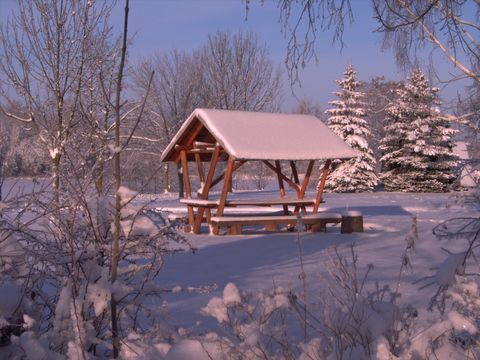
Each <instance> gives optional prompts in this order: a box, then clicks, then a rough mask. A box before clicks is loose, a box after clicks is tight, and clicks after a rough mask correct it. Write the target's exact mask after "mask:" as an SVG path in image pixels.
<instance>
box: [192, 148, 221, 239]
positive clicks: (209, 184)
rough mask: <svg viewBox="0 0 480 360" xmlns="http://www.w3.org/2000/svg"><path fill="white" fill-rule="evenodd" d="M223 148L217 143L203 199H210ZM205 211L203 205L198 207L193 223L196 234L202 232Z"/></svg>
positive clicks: (204, 186)
mask: <svg viewBox="0 0 480 360" xmlns="http://www.w3.org/2000/svg"><path fill="white" fill-rule="evenodd" d="M221 150H222V149H221V147H220V145H217V146H216V147H215V151H214V152H213V155H212V159H211V160H210V168H209V169H208V173H207V179H206V180H205V184H204V185H203V189H202V193H201V194H200V199H201V200H207V199H208V193H209V191H210V188H211V187H212V179H213V176H214V175H215V169H216V168H217V163H218V158H219V156H220V152H221ZM204 211H205V208H203V207H199V208H198V211H197V216H196V217H195V223H194V224H193V232H194V233H195V234H198V233H200V227H201V226H202V220H203V213H204ZM209 217H210V211H207V220H208V219H209Z"/></svg>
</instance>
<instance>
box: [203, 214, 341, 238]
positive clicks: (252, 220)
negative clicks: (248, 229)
mask: <svg viewBox="0 0 480 360" xmlns="http://www.w3.org/2000/svg"><path fill="white" fill-rule="evenodd" d="M210 220H211V223H212V226H214V227H217V228H220V227H227V234H228V235H239V234H241V233H242V226H244V225H265V227H266V229H267V230H274V229H275V228H276V226H277V225H296V224H297V221H298V219H297V216H295V215H279V216H251V215H245V216H220V217H216V216H214V217H212V218H211V219H210ZM340 222H342V215H340V214H337V213H318V214H311V215H304V216H302V224H304V225H309V227H310V230H311V231H320V230H322V229H326V225H327V224H329V223H333V224H338V223H340ZM214 233H215V231H214Z"/></svg>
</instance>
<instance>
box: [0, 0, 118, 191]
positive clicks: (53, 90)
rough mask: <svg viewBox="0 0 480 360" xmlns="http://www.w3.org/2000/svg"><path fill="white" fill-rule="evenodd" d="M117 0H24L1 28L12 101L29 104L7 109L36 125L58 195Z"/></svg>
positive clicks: (1, 64) (2, 66) (1, 57)
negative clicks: (82, 99)
mask: <svg viewBox="0 0 480 360" xmlns="http://www.w3.org/2000/svg"><path fill="white" fill-rule="evenodd" d="M113 4H114V3H112V2H100V3H93V2H91V1H87V2H85V1H78V0H75V1H61V0H31V1H24V0H21V1H20V2H19V5H18V11H17V12H16V13H12V14H11V15H10V17H9V18H8V20H7V21H6V22H5V23H4V24H3V25H2V26H1V28H0V44H1V46H0V49H1V50H0V71H1V72H2V73H3V77H2V82H3V86H4V87H5V88H6V89H7V90H6V91H5V92H4V93H5V96H6V101H7V103H9V102H12V97H13V98H14V99H20V100H21V101H22V104H21V106H22V108H24V109H25V112H24V113H23V114H21V113H20V114H18V113H16V114H15V113H9V112H7V114H8V115H9V116H10V117H11V118H13V119H15V120H20V121H23V122H28V123H29V124H30V125H31V126H32V127H34V128H35V129H36V131H37V133H38V136H39V137H40V139H41V140H42V142H43V144H44V146H45V147H46V149H47V151H48V153H49V154H50V158H51V171H52V186H53V190H54V192H55V193H56V194H57V196H58V191H59V189H60V174H61V169H60V168H61V162H62V157H63V156H64V154H65V151H66V148H67V146H68V144H67V143H68V142H69V141H70V139H71V135H72V132H73V131H74V128H75V127H76V125H77V122H78V116H77V115H78V114H77V111H78V104H79V99H80V97H81V96H82V91H83V90H84V86H85V85H86V83H87V79H88V78H89V77H92V76H94V74H95V72H96V69H97V65H98V64H101V63H102V61H103V59H102V53H103V50H104V49H105V46H106V40H107V39H108V36H109V31H110V26H109V25H108V21H107V19H108V16H109V14H110V11H111V9H112V6H113ZM8 90H10V91H8ZM9 94H12V97H9V96H8V95H9Z"/></svg>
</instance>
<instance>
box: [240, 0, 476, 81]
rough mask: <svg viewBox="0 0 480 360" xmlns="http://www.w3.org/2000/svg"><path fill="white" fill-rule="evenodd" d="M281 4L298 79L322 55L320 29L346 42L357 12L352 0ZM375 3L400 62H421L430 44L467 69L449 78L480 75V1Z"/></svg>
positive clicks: (291, 69) (282, 0)
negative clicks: (318, 49) (346, 31)
mask: <svg viewBox="0 0 480 360" xmlns="http://www.w3.org/2000/svg"><path fill="white" fill-rule="evenodd" d="M249 2H250V1H247V2H246V4H247V5H246V7H247V11H248V8H249V6H248V5H249ZM277 4H278V5H277V6H278V8H279V10H280V23H281V26H282V31H283V32H284V34H285V35H286V36H287V39H288V44H287V55H286V59H285V63H286V66H287V69H288V74H289V77H290V81H291V82H292V83H295V82H297V81H298V70H299V69H301V68H303V67H305V65H306V64H307V63H308V62H309V61H311V60H312V59H314V60H316V59H317V55H316V50H315V47H316V43H317V41H318V38H319V36H318V35H319V33H321V32H325V31H332V32H333V35H332V41H333V42H339V43H340V45H341V46H343V32H344V29H345V25H346V24H352V23H353V21H354V15H355V13H354V9H352V6H351V1H350V0H313V1H311V0H300V1H293V0H278V2H277ZM371 4H372V10H373V12H374V17H375V19H376V20H377V22H378V25H379V26H378V28H377V31H379V32H384V34H385V43H384V45H385V46H387V47H393V48H394V50H395V52H396V55H397V60H398V63H399V65H401V66H402V67H405V66H409V65H411V64H414V65H415V64H416V60H415V59H416V58H417V56H418V51H417V50H419V49H421V48H423V47H425V46H426V45H430V46H431V49H432V51H434V50H438V51H440V52H441V53H442V54H443V56H444V57H445V59H447V61H450V62H451V63H452V64H453V65H454V66H455V67H457V68H458V69H459V70H460V72H461V73H462V75H460V76H452V78H450V79H444V80H445V81H452V80H456V79H458V78H464V77H467V78H471V79H473V80H474V81H476V82H478V81H479V80H480V75H479V73H478V63H479V56H480V46H479V45H480V44H479V42H478V32H479V30H480V25H479V24H478V16H479V10H480V4H479V3H478V1H476V0H474V1H463V0H372V1H371Z"/></svg>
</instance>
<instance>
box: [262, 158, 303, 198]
mask: <svg viewBox="0 0 480 360" xmlns="http://www.w3.org/2000/svg"><path fill="white" fill-rule="evenodd" d="M263 163H264V164H265V165H267V167H268V168H270V169H271V170H273V171H274V172H275V173H276V172H277V168H276V167H275V166H274V165H272V164H270V162H269V161H267V160H263ZM280 176H281V178H282V179H283V180H284V181H285V182H286V183H287V184H288V185H289V186H290V187H291V188H293V189H294V190H295V191H296V192H297V195H298V194H299V193H300V186H298V184H295V183H294V182H293V181H292V180H290V179H289V178H288V177H286V176H285V175H284V174H283V173H281V172H280Z"/></svg>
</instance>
